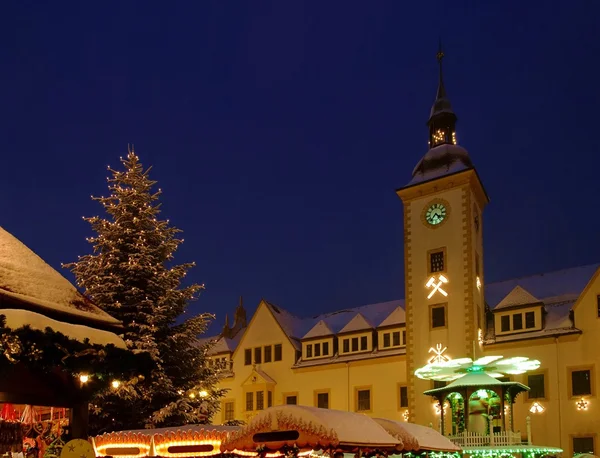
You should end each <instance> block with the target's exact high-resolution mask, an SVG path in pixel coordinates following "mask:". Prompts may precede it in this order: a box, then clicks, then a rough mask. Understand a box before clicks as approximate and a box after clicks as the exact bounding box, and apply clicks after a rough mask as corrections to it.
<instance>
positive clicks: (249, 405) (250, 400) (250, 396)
mask: <svg viewBox="0 0 600 458" xmlns="http://www.w3.org/2000/svg"><path fill="white" fill-rule="evenodd" d="M252 410H254V393H253V392H252V391H249V392H247V393H246V411H248V412H252Z"/></svg>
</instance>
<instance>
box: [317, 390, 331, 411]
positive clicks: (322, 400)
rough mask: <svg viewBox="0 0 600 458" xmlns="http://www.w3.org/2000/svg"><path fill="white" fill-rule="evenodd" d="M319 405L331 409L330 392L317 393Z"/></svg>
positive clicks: (321, 407)
mask: <svg viewBox="0 0 600 458" xmlns="http://www.w3.org/2000/svg"><path fill="white" fill-rule="evenodd" d="M317 407H318V408H319V409H329V393H317Z"/></svg>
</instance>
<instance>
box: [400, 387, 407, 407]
mask: <svg viewBox="0 0 600 458" xmlns="http://www.w3.org/2000/svg"><path fill="white" fill-rule="evenodd" d="M400 407H408V387H407V386H401V387H400Z"/></svg>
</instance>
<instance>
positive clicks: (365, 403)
mask: <svg viewBox="0 0 600 458" xmlns="http://www.w3.org/2000/svg"><path fill="white" fill-rule="evenodd" d="M356 400H357V403H356V410H357V411H358V412H367V411H369V410H371V390H358V391H357V392H356Z"/></svg>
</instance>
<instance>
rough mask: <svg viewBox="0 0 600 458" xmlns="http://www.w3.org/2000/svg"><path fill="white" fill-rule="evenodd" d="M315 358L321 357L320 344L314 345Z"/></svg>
mask: <svg viewBox="0 0 600 458" xmlns="http://www.w3.org/2000/svg"><path fill="white" fill-rule="evenodd" d="M315 356H321V344H320V343H316V344H315Z"/></svg>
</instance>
